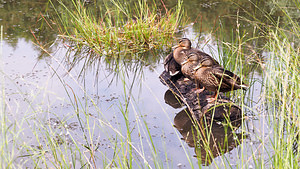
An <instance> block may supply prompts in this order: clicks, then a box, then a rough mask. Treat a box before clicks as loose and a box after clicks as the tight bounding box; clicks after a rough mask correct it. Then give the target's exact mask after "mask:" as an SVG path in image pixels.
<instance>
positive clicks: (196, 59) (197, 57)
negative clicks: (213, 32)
mask: <svg viewBox="0 0 300 169" xmlns="http://www.w3.org/2000/svg"><path fill="white" fill-rule="evenodd" d="M200 61H201V64H200ZM200 65H201V66H214V65H215V66H220V65H219V64H218V62H217V61H215V60H214V59H213V58H212V57H211V56H209V55H208V54H205V53H204V54H203V52H201V53H200V52H199V51H196V50H192V52H191V53H189V55H188V56H187V59H186V60H185V61H184V62H183V63H182V65H181V72H182V74H183V75H184V76H185V77H187V78H188V79H190V80H192V81H195V80H196V79H195V76H194V74H195V70H197V69H199V68H200V67H199V66H200ZM195 82H196V88H195V89H194V90H195V91H196V92H198V93H200V92H202V91H203V90H204V88H202V89H200V86H201V83H200V82H199V81H195Z"/></svg>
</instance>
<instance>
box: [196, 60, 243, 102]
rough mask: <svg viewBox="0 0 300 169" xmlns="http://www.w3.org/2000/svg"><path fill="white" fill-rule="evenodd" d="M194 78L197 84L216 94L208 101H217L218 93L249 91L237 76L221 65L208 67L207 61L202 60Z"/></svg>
mask: <svg viewBox="0 0 300 169" xmlns="http://www.w3.org/2000/svg"><path fill="white" fill-rule="evenodd" d="M194 70H195V73H194V78H195V80H196V82H197V83H200V84H201V85H202V86H203V88H202V89H201V90H200V91H198V92H201V91H203V90H204V89H207V90H209V91H213V92H215V95H213V97H212V98H209V99H208V101H209V102H211V101H215V100H216V99H217V97H218V91H220V92H229V91H232V90H237V89H243V90H246V89H248V86H247V85H246V84H245V83H243V82H242V81H241V79H240V77H238V76H237V75H235V74H234V73H232V72H231V71H229V70H225V69H224V68H223V67H221V66H220V65H214V66H207V65H206V64H205V60H201V61H200V64H199V66H197V67H196V68H195V69H194Z"/></svg>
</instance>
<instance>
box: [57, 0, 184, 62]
mask: <svg viewBox="0 0 300 169" xmlns="http://www.w3.org/2000/svg"><path fill="white" fill-rule="evenodd" d="M110 2H111V3H112V7H109V5H108V4H107V3H105V5H104V7H100V8H99V9H100V11H99V12H100V17H96V16H95V15H94V14H93V13H92V12H91V11H90V10H89V9H88V8H87V7H86V6H85V4H84V3H82V2H81V1H75V0H72V4H73V8H74V10H70V9H69V7H67V6H66V5H65V4H64V3H62V2H60V4H61V6H62V7H63V8H62V11H57V14H58V15H59V21H58V22H59V25H61V26H59V31H60V32H61V35H60V36H61V37H62V38H65V39H67V40H71V41H72V42H75V44H76V45H77V46H76V47H77V49H83V48H84V47H88V48H89V49H90V51H91V52H95V53H97V54H99V55H110V56H115V57H119V56H126V55H128V54H131V53H143V52H145V51H149V50H151V49H154V48H155V49H157V48H162V47H163V46H166V45H171V43H170V42H169V41H170V40H172V37H173V34H174V33H175V32H176V31H177V29H178V26H179V24H180V22H181V21H182V15H183V9H182V1H178V4H177V5H176V6H175V7H174V8H173V9H172V10H168V9H166V8H164V9H158V7H157V5H156V4H155V2H154V1H153V2H152V4H150V3H149V2H148V1H146V0H142V1H137V2H135V3H134V4H131V5H130V6H129V5H127V3H126V1H124V2H123V1H121V0H110ZM132 6H134V7H132ZM55 8H58V7H55ZM59 13H62V14H59ZM131 56H132V57H134V56H136V55H131Z"/></svg>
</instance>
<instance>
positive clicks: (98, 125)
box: [0, 0, 271, 168]
mask: <svg viewBox="0 0 300 169" xmlns="http://www.w3.org/2000/svg"><path fill="white" fill-rule="evenodd" d="M164 2H165V4H166V5H167V6H172V5H174V4H175V3H176V2H175V1H164ZM247 2H248V1H240V2H239V5H242V6H244V7H246V8H247V9H249V10H250V11H251V9H252V6H251V5H248V3H247ZM47 3H48V1H41V0H40V1H26V2H25V1H3V2H1V3H0V8H1V12H0V24H1V25H2V26H3V33H4V40H3V41H2V42H1V43H2V49H3V51H2V58H1V61H2V64H3V69H2V70H1V71H2V73H3V75H4V79H5V81H3V82H2V86H4V91H5V103H6V107H5V112H6V113H7V118H8V121H7V125H8V126H9V125H12V126H14V128H13V129H12V131H14V132H15V134H12V135H11V136H10V138H11V139H12V140H15V141H16V143H18V144H17V146H15V147H14V148H13V149H14V152H12V153H13V154H12V156H14V158H13V159H14V162H13V163H15V164H17V165H22V166H24V167H29V168H30V167H32V166H34V165H35V164H34V163H33V162H32V161H31V160H30V158H29V157H28V156H29V155H30V154H29V152H30V151H25V150H26V149H43V148H41V146H45V144H46V140H47V136H51V137H56V138H57V139H56V140H58V141H61V142H62V143H66V142H67V144H68V145H71V146H72V145H73V144H74V142H76V143H77V145H76V146H79V147H80V148H79V149H80V150H81V151H83V152H84V153H83V154H85V155H86V158H89V157H90V156H89V154H88V151H87V149H85V148H84V146H82V145H85V144H91V145H93V146H94V148H96V147H97V150H96V151H95V154H96V156H97V157H98V159H97V160H96V164H97V166H102V164H103V163H104V161H106V160H108V159H111V158H112V157H113V156H114V148H115V147H114V146H115V145H114V144H113V143H114V142H115V141H118V139H119V140H122V139H123V140H125V139H124V138H122V136H124V137H126V135H127V133H128V132H127V128H126V126H127V124H128V125H129V128H130V129H129V130H130V131H131V138H130V139H131V142H132V143H133V146H134V147H135V148H136V149H135V150H137V152H139V153H141V154H143V155H144V157H145V158H146V160H147V161H148V162H149V163H150V164H151V165H153V164H152V163H153V160H160V161H161V164H162V166H163V167H165V168H191V166H194V167H196V168H197V167H198V165H200V166H203V167H204V168H205V167H208V168H215V167H216V166H220V167H221V168H223V167H224V166H227V167H237V166H239V168H242V167H247V168H251V166H255V164H254V162H253V159H252V154H256V155H257V156H256V157H259V156H266V157H267V156H268V155H267V154H266V153H265V151H264V148H267V146H266V145H264V147H262V146H261V143H262V142H264V141H266V140H268V139H269V137H270V135H269V133H270V132H271V130H270V129H269V126H268V125H267V123H266V122H265V121H266V119H265V117H264V115H263V113H262V112H263V111H260V109H262V107H260V106H261V105H260V104H259V101H260V90H261V85H260V83H259V80H261V77H260V72H259V70H257V71H254V72H251V75H252V78H253V79H254V80H252V81H251V88H250V89H249V91H248V92H247V93H246V97H245V98H248V99H245V104H246V105H248V106H249V108H247V109H246V108H245V109H243V110H245V112H244V113H245V115H246V116H247V118H246V119H247V120H245V121H244V122H243V123H242V124H240V127H239V128H238V129H237V130H236V131H235V133H237V136H238V138H236V137H235V136H233V135H232V134H231V135H229V136H226V138H227V137H228V138H227V139H228V145H230V146H229V147H230V148H228V149H229V150H227V151H226V150H225V152H226V153H224V155H221V156H218V155H215V154H214V155H213V156H214V158H213V160H212V162H211V163H208V164H206V165H204V164H199V163H201V162H199V159H198V158H196V157H194V156H195V155H196V151H197V150H195V149H194V147H193V145H194V143H191V141H190V142H185V141H184V140H182V139H181V138H183V137H186V136H185V135H186V133H184V132H183V130H184V129H179V130H178V129H176V128H175V127H174V124H176V126H177V127H178V126H180V125H183V126H180V127H182V128H184V127H187V126H185V125H187V123H189V122H186V117H185V116H184V114H182V110H184V109H185V107H184V106H181V105H179V104H178V103H177V102H176V101H174V98H173V96H172V94H170V92H169V91H168V88H167V87H166V86H164V85H163V84H162V83H161V82H160V79H159V78H158V77H159V75H160V74H161V73H162V72H163V70H164V68H163V58H164V57H165V56H166V55H167V54H168V53H169V52H170V50H171V49H168V50H167V51H163V52H160V53H155V54H154V53H150V54H148V55H150V57H153V58H154V59H153V61H151V63H148V64H145V65H142V66H140V65H139V64H138V63H136V62H137V61H126V63H125V64H124V66H123V67H121V68H120V69H119V70H118V71H115V69H114V67H113V66H112V65H110V64H108V63H107V62H106V60H105V59H104V58H100V59H98V60H97V63H95V64H92V65H90V66H86V67H85V65H86V63H85V59H82V60H81V61H79V62H78V63H76V65H75V66H74V67H73V68H72V69H70V65H68V63H67V61H66V60H65V55H66V53H67V50H68V47H67V45H66V44H65V43H63V42H61V41H60V40H59V39H58V38H57V36H56V35H57V34H56V32H55V31H54V30H51V29H50V28H49V27H47V26H43V27H39V26H41V25H40V24H41V20H42V17H41V13H45V14H46V15H52V13H51V10H49V9H47ZM265 3H266V4H268V2H265ZM184 5H185V8H186V11H187V14H188V16H190V17H191V20H192V21H193V20H195V19H196V18H197V17H199V16H201V18H202V19H201V23H202V24H200V21H199V22H197V23H195V24H194V25H191V26H189V27H188V28H187V29H186V30H185V31H184V32H182V33H181V34H180V35H178V38H180V37H188V38H190V39H191V40H192V41H193V46H199V47H200V48H201V49H202V50H203V51H204V52H206V53H209V54H210V55H212V56H214V57H215V58H216V59H219V60H223V59H224V58H222V57H220V58H219V57H216V56H219V52H220V51H219V47H218V46H217V42H216V41H215V39H216V38H215V37H214V35H213V33H214V32H213V31H215V30H216V29H217V27H218V26H216V25H219V24H221V25H222V27H223V28H224V30H223V31H224V32H223V33H222V35H224V37H222V38H224V39H225V40H229V41H230V38H232V37H231V35H230V34H231V33H230V32H231V31H232V30H234V29H235V25H236V18H234V17H232V16H234V15H236V13H237V11H238V8H237V7H236V4H235V3H229V2H226V1H224V2H223V1H204V0H203V1H189V2H184ZM195 6H197V8H196V9H194V7H195ZM193 10H194V11H193ZM240 12H241V11H240ZM241 13H242V12H241ZM225 16H226V17H225ZM218 17H219V18H218ZM44 24H45V23H44ZM242 27H243V29H244V30H245V31H246V32H249V34H251V33H252V32H251V31H252V30H251V28H252V27H251V26H250V25H247V24H242ZM31 31H33V32H34V33H35V35H36V37H37V38H38V39H39V42H40V43H41V44H42V45H45V46H47V45H48V44H47V43H49V44H52V43H53V42H54V41H55V43H54V44H53V45H52V46H50V47H47V50H48V51H49V54H47V53H44V52H43V50H42V49H41V48H40V47H39V46H38V42H37V41H36V39H35V37H34V36H33V35H32V33H31ZM48 46H49V45H48ZM223 57H225V56H223ZM137 65H138V66H137ZM83 67H84V69H83ZM172 99H173V100H172ZM236 99H238V97H235V100H236ZM250 110H252V111H250ZM122 112H126V113H127V114H128V123H127V121H125V120H124V113H122ZM256 112H257V113H256ZM259 113H261V114H259ZM183 122H184V124H181V123H183ZM86 124H88V126H86ZM145 124H147V127H148V129H149V132H150V135H151V136H152V141H153V144H154V145H155V148H156V151H157V154H158V157H159V158H157V159H153V154H152V153H153V149H152V148H151V145H152V143H151V142H150V141H149V135H148V131H147V130H146V128H145ZM189 126H190V125H189ZM220 126H221V125H220V124H219V126H217V127H215V128H214V129H213V133H215V135H216V140H220V143H221V144H223V143H224V138H225V134H224V132H225V131H224V129H223V128H222V127H220ZM180 127H179V128H180ZM188 128H189V127H188ZM47 132H48V133H47ZM226 132H229V131H226ZM119 133H121V135H122V136H120V135H119ZM86 136H88V137H89V138H87V139H86V138H85V137H86ZM242 138H243V139H242ZM241 139H242V142H241V144H237V143H236V142H238V141H237V140H241ZM86 140H88V143H87V141H86ZM68 141H69V142H68ZM125 142H126V141H125ZM10 146H13V145H10ZM76 146H75V145H73V147H74V148H75V147H76ZM123 146H124V147H126V146H125V145H123ZM24 147H25V149H24ZM47 151H48V150H45V152H47ZM41 152H42V151H41ZM245 152H246V153H245ZM139 153H137V154H138V155H136V156H137V157H139V155H140V154H139ZM201 154H202V153H201ZM201 154H200V155H199V153H198V157H199V156H203V155H201ZM35 156H37V154H35ZM187 156H188V157H189V158H187ZM204 156H205V155H204ZM33 158H35V157H33ZM47 158H48V159H47V160H49V161H53V160H54V159H53V156H52V155H47ZM224 159H226V160H224ZM75 160H78V159H75ZM138 160H140V161H142V160H144V159H143V158H140V159H138ZM108 161H109V160H108ZM266 163H267V158H266ZM76 164H77V165H78V166H75V168H78V167H80V166H81V164H80V162H79V161H78V162H77V163H76ZM49 166H52V165H51V164H49ZM100 168H101V167H100ZM153 168H154V167H153Z"/></svg>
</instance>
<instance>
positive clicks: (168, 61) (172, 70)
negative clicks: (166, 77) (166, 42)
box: [164, 53, 181, 76]
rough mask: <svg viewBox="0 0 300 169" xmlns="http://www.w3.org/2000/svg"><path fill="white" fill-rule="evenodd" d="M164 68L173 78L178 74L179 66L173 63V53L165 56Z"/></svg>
mask: <svg viewBox="0 0 300 169" xmlns="http://www.w3.org/2000/svg"><path fill="white" fill-rule="evenodd" d="M164 68H165V70H166V72H168V73H169V74H170V75H171V76H175V75H177V74H178V73H179V72H180V69H181V66H180V65H179V64H178V63H177V62H176V61H175V59H174V57H173V53H170V54H169V55H168V56H166V58H165V60H164Z"/></svg>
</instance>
